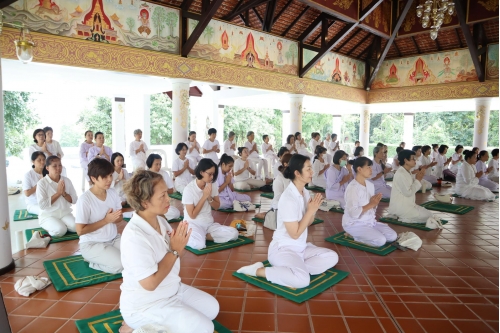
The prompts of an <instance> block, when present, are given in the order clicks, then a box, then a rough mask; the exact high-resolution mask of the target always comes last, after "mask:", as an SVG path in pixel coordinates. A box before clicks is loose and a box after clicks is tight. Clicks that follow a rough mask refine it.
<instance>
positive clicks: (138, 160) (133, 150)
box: [129, 129, 148, 171]
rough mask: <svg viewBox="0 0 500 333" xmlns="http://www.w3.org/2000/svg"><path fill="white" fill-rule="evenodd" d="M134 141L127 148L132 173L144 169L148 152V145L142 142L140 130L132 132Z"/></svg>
mask: <svg viewBox="0 0 500 333" xmlns="http://www.w3.org/2000/svg"><path fill="white" fill-rule="evenodd" d="M134 139H135V140H134V141H132V142H131V143H130V147H129V155H130V158H131V159H132V170H133V171H135V170H137V169H145V168H146V152H147V151H148V145H147V144H146V142H144V141H142V131H141V130H140V129H136V130H135V131H134Z"/></svg>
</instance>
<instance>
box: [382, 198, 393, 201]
mask: <svg viewBox="0 0 500 333" xmlns="http://www.w3.org/2000/svg"><path fill="white" fill-rule="evenodd" d="M389 201H391V199H389V198H382V199H380V202H389Z"/></svg>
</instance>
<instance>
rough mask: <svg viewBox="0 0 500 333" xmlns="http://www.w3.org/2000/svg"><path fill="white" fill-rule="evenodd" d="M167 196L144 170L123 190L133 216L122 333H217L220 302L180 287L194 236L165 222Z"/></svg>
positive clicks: (125, 252)
mask: <svg viewBox="0 0 500 333" xmlns="http://www.w3.org/2000/svg"><path fill="white" fill-rule="evenodd" d="M215 188H216V187H215ZM167 190H168V189H167V186H166V184H165V181H164V180H163V178H162V177H161V176H160V175H159V174H157V173H153V172H150V171H142V170H141V171H137V172H136V173H135V174H134V176H133V177H132V178H131V179H130V181H129V182H128V183H127V184H126V185H125V193H126V194H127V198H128V203H129V204H130V206H132V208H133V209H134V210H135V212H134V215H133V216H132V218H131V219H130V222H129V223H128V224H127V226H126V227H125V230H124V231H123V236H122V238H123V242H124V243H125V244H127V246H126V247H123V249H122V251H121V259H122V262H123V268H124V269H123V272H122V274H123V283H122V284H121V286H120V289H121V295H120V312H121V314H122V316H123V319H124V321H123V325H122V327H121V328H120V332H121V333H131V332H132V331H133V330H134V329H139V328H141V327H142V326H146V325H155V326H156V325H158V326H161V327H162V329H164V331H165V332H169V333H213V331H214V325H213V323H212V320H213V319H215V317H216V316H217V314H218V313H219V303H218V302H217V300H216V299H215V298H214V297H213V296H211V295H209V294H207V293H206V292H204V291H201V290H198V289H196V288H193V287H191V286H188V285H186V284H184V283H182V282H181V278H180V276H179V270H180V266H181V260H180V259H179V257H180V256H181V255H182V253H183V252H184V247H185V246H186V244H187V242H188V239H189V238H190V236H191V230H189V226H188V223H187V222H185V221H184V222H181V223H179V225H178V227H177V229H176V230H173V229H172V227H171V226H170V225H169V224H168V223H167V221H165V219H164V218H163V216H164V215H165V214H167V211H168V209H169V206H170V200H169V197H168V193H167ZM235 230H236V229H235Z"/></svg>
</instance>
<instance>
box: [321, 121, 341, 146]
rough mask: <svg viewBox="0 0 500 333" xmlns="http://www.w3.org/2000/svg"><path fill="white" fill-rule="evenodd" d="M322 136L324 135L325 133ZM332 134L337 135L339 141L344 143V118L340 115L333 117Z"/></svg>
mask: <svg viewBox="0 0 500 333" xmlns="http://www.w3.org/2000/svg"><path fill="white" fill-rule="evenodd" d="M321 134H322V135H323V134H324V133H321ZM332 134H337V140H338V141H339V142H344V137H343V136H342V116H341V115H339V114H334V115H333V117H332Z"/></svg>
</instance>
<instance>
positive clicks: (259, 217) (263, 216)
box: [255, 213, 266, 220]
mask: <svg viewBox="0 0 500 333" xmlns="http://www.w3.org/2000/svg"><path fill="white" fill-rule="evenodd" d="M255 217H256V218H258V219H261V220H263V219H264V218H265V217H266V213H258V214H255Z"/></svg>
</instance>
